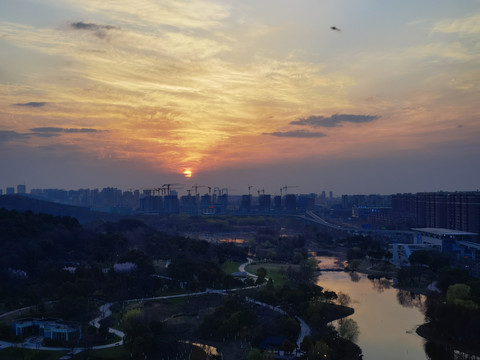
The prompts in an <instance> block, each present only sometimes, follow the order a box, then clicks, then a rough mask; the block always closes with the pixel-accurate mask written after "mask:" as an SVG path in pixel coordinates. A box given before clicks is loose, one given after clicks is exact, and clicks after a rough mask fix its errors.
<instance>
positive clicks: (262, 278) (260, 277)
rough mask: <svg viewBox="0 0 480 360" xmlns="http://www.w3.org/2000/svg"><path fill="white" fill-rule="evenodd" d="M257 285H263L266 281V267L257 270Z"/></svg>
mask: <svg viewBox="0 0 480 360" xmlns="http://www.w3.org/2000/svg"><path fill="white" fill-rule="evenodd" d="M257 276H258V278H257V284H261V283H263V282H264V281H265V277H266V276H267V269H265V268H264V267H259V268H258V269H257Z"/></svg>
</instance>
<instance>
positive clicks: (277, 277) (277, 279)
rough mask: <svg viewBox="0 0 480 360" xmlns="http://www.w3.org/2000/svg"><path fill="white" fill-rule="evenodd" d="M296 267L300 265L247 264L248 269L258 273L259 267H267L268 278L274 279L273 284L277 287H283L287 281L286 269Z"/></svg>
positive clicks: (250, 271)
mask: <svg viewBox="0 0 480 360" xmlns="http://www.w3.org/2000/svg"><path fill="white" fill-rule="evenodd" d="M289 266H291V267H296V266H298V265H290V264H277V263H255V264H250V265H247V266H246V268H245V269H246V270H247V271H248V272H249V273H252V274H256V273H257V269H258V268H261V267H263V268H265V269H266V270H267V278H271V279H272V280H273V284H274V285H275V287H281V286H283V285H284V284H285V282H286V281H287V279H286V276H285V271H286V270H287V268H288V267H289Z"/></svg>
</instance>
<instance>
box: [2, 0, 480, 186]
mask: <svg viewBox="0 0 480 360" xmlns="http://www.w3.org/2000/svg"><path fill="white" fill-rule="evenodd" d="M332 27H333V29H332ZM479 138H480V0H456V1H451V0H404V1H385V0H295V1H293V0H215V1H214V0H161V1H160V0H135V1H133V0H102V1H98V0H82V1H78V0H1V1H0V169H1V171H0V189H2V188H5V187H7V186H16V185H17V184H25V185H26V186H27V191H28V190H29V189H32V188H63V189H78V188H103V187H111V186H113V187H118V188H121V189H124V190H129V189H149V188H158V187H160V186H162V184H166V183H171V184H180V185H178V186H179V187H180V188H183V189H191V187H192V186H194V185H195V184H198V185H204V186H211V187H216V186H218V187H220V188H229V189H230V192H231V193H233V194H235V193H236V194H242V193H247V191H248V190H247V189H248V186H252V187H253V188H252V192H253V191H259V190H264V191H265V193H271V194H278V193H279V191H280V188H282V187H284V186H288V187H290V188H291V189H292V190H290V191H293V189H294V188H295V192H297V193H310V192H316V193H319V192H321V191H324V190H325V191H333V192H334V194H335V195H340V194H373V193H375V194H393V193H402V192H420V191H439V190H444V191H469V190H477V189H478V188H480V166H478V164H479V158H480V141H479Z"/></svg>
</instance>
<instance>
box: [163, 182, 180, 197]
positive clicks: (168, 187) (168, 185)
mask: <svg viewBox="0 0 480 360" xmlns="http://www.w3.org/2000/svg"><path fill="white" fill-rule="evenodd" d="M172 185H183V184H163V185H162V188H165V187H166V188H167V192H166V194H167V195H170V186H172Z"/></svg>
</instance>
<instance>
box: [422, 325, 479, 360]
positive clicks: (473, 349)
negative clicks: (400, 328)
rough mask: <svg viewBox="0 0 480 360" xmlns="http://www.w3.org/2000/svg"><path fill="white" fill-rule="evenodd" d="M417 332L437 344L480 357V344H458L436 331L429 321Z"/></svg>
mask: <svg viewBox="0 0 480 360" xmlns="http://www.w3.org/2000/svg"><path fill="white" fill-rule="evenodd" d="M416 333H417V334H418V335H419V336H421V337H422V338H424V339H426V340H428V341H431V342H433V343H435V344H437V345H441V346H442V347H444V348H445V349H448V350H452V351H453V350H458V351H460V352H463V353H466V354H468V355H473V356H477V357H480V344H479V343H475V344H458V343H455V342H453V341H451V340H450V339H448V338H445V337H444V336H442V335H441V334H439V333H438V331H436V329H435V327H434V326H432V325H431V324H429V323H426V324H423V325H420V326H419V327H418V328H417V330H416Z"/></svg>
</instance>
